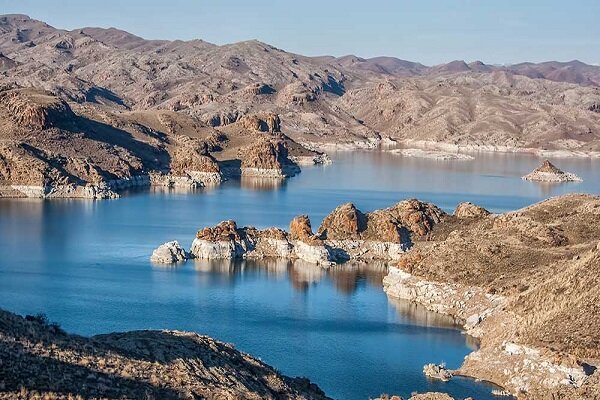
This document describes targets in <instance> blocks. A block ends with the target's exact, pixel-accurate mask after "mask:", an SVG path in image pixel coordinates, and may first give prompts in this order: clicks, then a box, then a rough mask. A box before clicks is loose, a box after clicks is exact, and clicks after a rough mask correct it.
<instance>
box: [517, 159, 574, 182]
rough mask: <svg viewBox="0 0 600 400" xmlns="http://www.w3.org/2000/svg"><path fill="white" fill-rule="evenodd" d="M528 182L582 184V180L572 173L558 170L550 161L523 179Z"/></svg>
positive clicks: (546, 161) (545, 161)
mask: <svg viewBox="0 0 600 400" xmlns="http://www.w3.org/2000/svg"><path fill="white" fill-rule="evenodd" d="M523 179H524V180H526V181H538V182H580V181H581V178H580V177H578V176H577V175H575V174H572V173H570V172H564V171H562V170H560V169H558V168H557V167H556V166H555V165H554V164H552V163H551V162H550V161H548V160H544V162H543V163H542V165H540V166H539V167H537V168H536V169H534V170H533V172H531V173H529V174H527V175H525V176H524V177H523Z"/></svg>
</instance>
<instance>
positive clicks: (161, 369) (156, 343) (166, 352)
mask: <svg viewBox="0 0 600 400" xmlns="http://www.w3.org/2000/svg"><path fill="white" fill-rule="evenodd" d="M0 360H2V362H1V363H0V397H2V398H4V399H68V398H86V399H88V398H89V399H92V398H94V399H100V398H102V399H124V398H127V399H139V398H153V399H182V398H190V399H192V398H197V399H246V400H250V399H269V400H277V399H293V400H302V399H306V400H308V399H314V400H321V399H322V400H325V399H328V397H327V396H326V395H325V394H324V393H323V392H322V391H321V390H320V389H319V387H318V386H317V385H315V384H313V383H311V382H310V381H309V380H308V379H304V378H290V377H287V376H284V375H281V374H280V373H278V372H277V371H276V370H275V369H274V368H272V367H270V366H269V365H267V364H265V363H263V362H262V361H260V360H258V359H256V358H253V357H252V356H250V355H248V354H245V353H242V352H240V351H238V350H236V349H235V348H234V347H233V346H232V345H230V344H226V343H222V342H219V341H216V340H214V339H212V338H210V337H207V336H201V335H198V334H195V333H188V332H178V331H135V332H127V333H111V334H108V335H98V336H94V337H91V338H88V337H83V336H77V335H70V334H67V333H65V332H64V331H62V329H60V327H58V326H57V325H55V324H51V323H49V322H48V320H47V319H46V318H45V317H44V316H27V317H25V318H23V317H20V316H17V315H15V314H11V313H9V312H6V311H4V310H0Z"/></svg>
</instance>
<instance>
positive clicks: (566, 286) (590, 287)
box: [384, 195, 600, 399]
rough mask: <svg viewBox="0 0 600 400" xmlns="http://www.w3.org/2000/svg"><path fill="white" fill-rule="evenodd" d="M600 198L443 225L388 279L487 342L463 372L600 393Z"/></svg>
mask: <svg viewBox="0 0 600 400" xmlns="http://www.w3.org/2000/svg"><path fill="white" fill-rule="evenodd" d="M599 227H600V197H597V196H589V195H566V196H561V197H557V198H552V199H550V200H546V201H543V202H541V203H538V204H535V205H532V206H530V207H527V208H524V209H522V210H518V211H515V212H511V213H507V214H502V215H484V214H481V215H480V216H474V217H469V218H458V217H451V218H445V219H443V220H442V221H441V222H440V223H439V224H436V225H435V226H434V228H433V231H432V232H431V235H429V237H428V239H429V240H427V241H420V240H419V241H416V242H415V244H414V246H413V248H412V249H411V251H409V252H407V253H405V254H404V255H403V256H402V257H401V259H400V262H399V264H398V266H397V267H396V268H391V269H390V272H389V275H388V276H387V277H386V278H385V279H384V286H385V290H386V292H387V293H388V295H389V296H392V297H397V298H403V299H407V300H410V301H414V302H417V303H420V304H423V305H424V306H425V307H426V308H428V309H429V310H432V311H436V312H440V313H443V314H448V315H451V316H453V317H455V318H457V319H458V320H459V321H462V322H463V324H464V327H465V329H466V331H467V333H469V334H470V335H473V336H476V337H479V338H480V340H481V348H480V349H479V350H478V351H476V352H474V353H472V354H470V355H469V356H468V357H467V358H466V359H465V362H464V364H463V366H462V367H461V368H460V369H459V370H458V371H457V372H458V373H459V374H466V375H470V376H474V377H477V378H480V379H485V380H489V381H492V382H494V383H497V384H499V385H500V386H503V387H505V388H506V389H508V390H509V391H510V392H511V393H513V394H516V395H518V397H519V398H531V399H587V398H597V397H598V396H599V395H600V392H599V391H598V387H600V386H598V379H600V374H599V373H598V372H595V373H594V371H595V368H596V367H597V366H598V365H600V347H599V346H598V343H600V339H599V337H598V332H600V327H599V326H597V325H598V324H597V322H598V318H597V316H598V315H600V309H599V308H598V304H600V297H599V295H598V293H597V292H598V291H597V290H595V288H596V287H597V285H598V284H599V276H600V271H599V270H598V268H599V267H600V244H599V243H598V237H600V236H599V235H600V228H599Z"/></svg>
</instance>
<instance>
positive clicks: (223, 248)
mask: <svg viewBox="0 0 600 400" xmlns="http://www.w3.org/2000/svg"><path fill="white" fill-rule="evenodd" d="M311 237H312V235H311ZM190 253H191V254H192V255H193V256H195V257H197V258H201V259H234V258H264V257H283V258H291V259H301V260H305V261H309V262H312V263H315V264H322V265H325V266H327V265H330V264H331V259H330V255H329V253H328V251H327V249H326V248H325V245H324V243H323V242H322V241H320V240H318V239H312V238H306V239H300V238H296V237H295V236H293V235H289V234H288V233H287V232H285V231H283V230H281V229H277V228H268V229H264V230H258V229H256V228H253V227H244V228H238V227H237V224H236V223H235V221H231V220H230V221H223V222H221V223H219V224H217V225H216V226H214V227H209V228H204V229H202V230H200V231H198V233H197V234H196V238H195V239H194V241H193V242H192V248H191V250H190Z"/></svg>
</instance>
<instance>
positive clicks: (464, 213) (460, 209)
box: [453, 201, 490, 218]
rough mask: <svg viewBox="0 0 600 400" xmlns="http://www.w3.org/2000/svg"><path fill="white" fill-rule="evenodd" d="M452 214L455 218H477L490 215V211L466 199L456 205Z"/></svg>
mask: <svg viewBox="0 0 600 400" xmlns="http://www.w3.org/2000/svg"><path fill="white" fill-rule="evenodd" d="M453 215H454V216H455V217H457V218H479V217H485V216H487V215H490V212H489V211H488V210H486V209H485V208H483V207H480V206H478V205H475V204H473V203H471V202H469V201H466V202H463V203H460V204H459V205H457V206H456V209H455V210H454V214H453Z"/></svg>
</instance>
